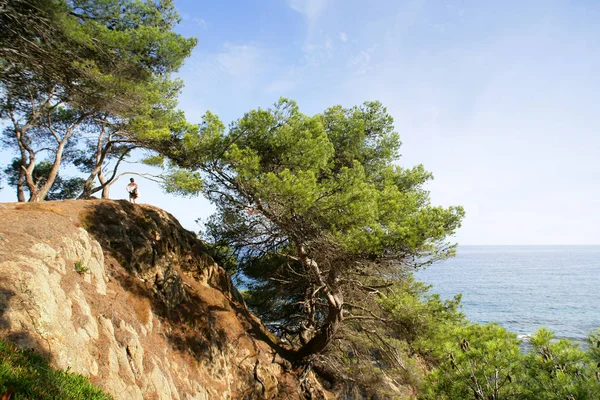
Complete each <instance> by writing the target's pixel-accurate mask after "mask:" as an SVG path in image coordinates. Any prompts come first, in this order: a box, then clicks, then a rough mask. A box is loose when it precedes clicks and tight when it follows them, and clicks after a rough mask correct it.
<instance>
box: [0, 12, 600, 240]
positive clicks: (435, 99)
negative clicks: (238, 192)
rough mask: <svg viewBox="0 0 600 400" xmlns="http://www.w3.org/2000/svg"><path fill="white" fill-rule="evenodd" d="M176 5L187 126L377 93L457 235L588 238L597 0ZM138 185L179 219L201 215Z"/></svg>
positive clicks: (597, 115) (595, 218) (599, 123)
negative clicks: (191, 42)
mask: <svg viewBox="0 0 600 400" xmlns="http://www.w3.org/2000/svg"><path fill="white" fill-rule="evenodd" d="M175 4H176V7H177V9H178V11H179V12H180V14H181V16H182V23H181V25H180V26H179V27H178V28H177V30H178V31H179V32H181V33H182V34H184V35H187V36H196V37H197V38H198V46H197V47H196V49H195V50H194V52H193V55H192V57H191V58H190V59H188V60H187V61H186V64H185V65H184V67H183V68H182V69H181V70H180V76H181V78H183V79H184V81H185V88H184V90H183V93H182V96H181V98H180V104H181V108H182V109H183V110H184V111H185V112H186V115H187V117H188V119H189V120H191V121H192V122H197V121H199V120H200V118H201V116H202V114H203V113H204V112H205V111H206V110H211V111H212V112H214V113H216V114H218V115H219V116H220V117H221V119H222V120H223V121H225V122H227V123H228V122H230V121H232V120H234V119H237V118H239V117H240V116H241V115H242V114H243V113H244V112H246V111H248V110H250V109H253V108H256V107H259V106H260V107H268V106H269V105H271V104H272V103H274V102H275V101H276V100H277V99H278V98H279V97H280V96H285V97H289V98H292V99H294V100H296V101H297V102H298V103H299V106H300V108H301V110H302V111H303V112H305V113H307V114H314V113H317V112H321V111H323V110H324V109H325V108H326V107H329V106H332V105H335V104H342V105H344V106H352V105H355V104H359V103H362V102H363V101H366V100H380V101H382V102H383V103H384V105H386V106H387V107H388V111H389V112H390V113H391V114H392V115H393V117H394V119H395V126H396V129H397V131H398V132H399V133H400V136H401V138H402V141H403V148H402V154H403V156H402V158H401V160H400V164H402V165H404V166H412V165H415V164H419V163H422V164H424V165H425V167H426V168H427V169H428V170H430V171H432V172H433V174H434V176H435V180H434V181H433V182H432V183H431V184H430V185H429V189H430V190H431V197H432V201H433V203H435V204H440V205H445V206H447V205H458V204H460V205H463V206H464V207H465V209H466V212H467V217H466V219H465V221H464V224H463V227H462V228H461V229H460V231H459V232H458V234H457V235H456V240H457V241H458V242H459V243H460V244H600V185H599V183H598V182H600V179H599V177H600V135H599V133H598V130H599V129H600V112H598V110H597V108H598V105H599V104H600V79H599V78H598V71H600V25H598V23H597V21H599V20H600V2H597V1H591V0H590V1H577V0H571V1H553V0H544V1H535V0H530V1H476V0H474V1H442V0H439V1H438V0H436V1H434V0H430V1H400V0H395V1H394V0H382V1H378V0H373V1H370V2H365V1H354V0H344V1H342V0H288V1H286V0H281V1H275V0H261V1H258V0H257V1H218V2H198V1H195V0H176V1H175ZM7 159H8V156H7V155H6V154H5V153H4V154H3V155H1V158H0V163H5V162H6V160H7ZM130 168H131V169H132V170H136V169H139V167H137V166H135V165H132V166H131V167H130ZM125 184H126V183H125V182H123V184H122V185H120V186H123V188H121V187H120V186H119V184H117V186H119V187H118V188H115V189H114V190H113V197H114V198H125V190H124V186H125ZM140 188H141V198H140V201H141V202H147V203H150V204H154V205H156V206H159V207H162V208H165V209H166V210H168V211H170V212H172V213H173V214H174V215H175V216H177V217H178V218H180V220H181V222H182V223H183V224H184V226H186V227H188V228H189V229H193V230H198V227H197V225H196V224H195V222H194V220H195V219H197V218H199V217H200V218H205V217H206V216H208V215H209V214H210V212H211V211H212V207H211V206H210V204H208V203H207V202H206V201H205V200H204V199H201V198H195V199H182V198H173V197H172V196H167V195H164V194H162V193H161V192H160V190H159V189H158V188H157V187H156V186H154V184H151V183H150V182H145V181H140ZM13 198H14V194H13V193H12V192H10V191H9V190H7V189H6V188H5V189H4V190H3V191H2V192H1V193H0V201H12V200H13Z"/></svg>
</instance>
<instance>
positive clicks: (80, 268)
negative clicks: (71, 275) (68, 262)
mask: <svg viewBox="0 0 600 400" xmlns="http://www.w3.org/2000/svg"><path fill="white" fill-rule="evenodd" d="M75 272H77V273H78V274H79V275H84V274H87V273H88V272H90V269H89V268H86V267H84V266H83V260H79V261H77V262H75Z"/></svg>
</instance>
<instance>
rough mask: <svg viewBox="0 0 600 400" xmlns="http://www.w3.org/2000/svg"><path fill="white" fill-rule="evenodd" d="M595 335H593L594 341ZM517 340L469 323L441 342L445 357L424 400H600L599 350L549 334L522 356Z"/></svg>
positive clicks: (431, 376)
mask: <svg viewBox="0 0 600 400" xmlns="http://www.w3.org/2000/svg"><path fill="white" fill-rule="evenodd" d="M596 338H597V335H595V334H592V335H590V339H589V340H590V341H592V340H595V339H596ZM519 345H520V342H519V341H518V340H517V338H516V336H515V335H514V334H512V333H509V332H507V331H506V330H505V329H503V328H501V327H499V326H497V325H494V324H489V325H478V324H467V325H463V326H458V327H456V329H454V330H453V332H452V335H451V340H450V341H447V342H441V343H440V349H441V350H443V351H444V352H446V354H447V356H446V358H445V359H444V360H443V361H442V363H441V364H440V366H439V367H438V368H435V369H434V370H433V371H432V372H431V373H430V374H429V376H428V377H427V380H426V384H425V385H424V386H423V390H422V394H421V398H423V399H457V400H458V399H469V398H471V399H475V400H477V399H490V398H493V399H498V400H500V399H525V400H529V399H530V400H564V399H596V398H600V381H599V379H598V374H599V373H600V367H599V366H598V364H597V363H596V362H594V361H593V360H595V358H594V357H595V353H597V350H596V349H594V348H592V347H589V348H588V350H587V351H584V350H581V349H580V348H579V345H578V344H577V343H574V342H571V341H569V340H566V339H560V340H554V337H553V334H552V332H551V331H549V330H547V329H540V330H539V331H538V332H537V333H536V334H535V335H533V336H532V337H531V347H530V348H529V349H528V350H527V352H526V353H523V352H522V351H521V349H520V347H519Z"/></svg>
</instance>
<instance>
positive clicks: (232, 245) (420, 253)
mask: <svg viewBox="0 0 600 400" xmlns="http://www.w3.org/2000/svg"><path fill="white" fill-rule="evenodd" d="M175 139H176V140H173V141H171V142H169V143H168V145H169V146H168V147H167V148H164V147H162V148H157V151H159V153H161V154H164V155H166V156H168V157H169V158H170V159H172V160H173V161H174V162H176V163H177V164H178V165H179V166H180V167H183V168H191V169H196V170H198V171H200V172H201V173H202V174H203V176H202V177H203V178H204V186H203V191H204V193H205V194H206V195H207V196H208V198H209V199H210V200H212V201H213V203H214V204H215V205H216V206H217V210H218V211H217V214H215V215H214V216H213V217H212V218H211V219H210V220H209V221H208V223H207V224H206V227H207V232H206V237H207V238H208V239H209V241H210V242H212V243H214V244H215V245H217V246H218V248H220V249H228V250H231V254H232V255H233V257H235V258H237V260H238V268H237V271H238V272H239V274H240V276H242V277H243V279H246V280H247V286H248V288H249V290H248V297H247V298H248V303H249V304H250V305H251V307H253V309H254V310H255V311H256V312H257V313H258V314H259V315H260V316H261V318H263V320H264V321H266V322H269V323H270V324H271V326H272V327H273V329H274V330H275V331H276V332H278V333H279V334H280V335H281V336H282V337H283V336H286V338H287V339H288V340H290V341H291V343H292V344H294V345H295V346H297V347H298V348H304V349H308V348H311V350H306V351H305V352H300V354H304V355H308V353H310V352H320V351H321V350H322V349H323V347H325V346H326V344H327V343H328V342H329V341H330V340H331V339H332V338H331V336H330V335H331V334H332V333H333V332H335V330H336V329H338V328H339V322H340V319H341V318H339V316H340V315H341V314H342V313H343V312H344V311H342V307H344V301H345V302H346V303H355V304H356V305H357V306H358V305H359V304H362V305H361V306H360V307H352V313H356V314H361V313H363V312H364V311H363V310H364V309H368V308H369V307H368V306H367V304H366V303H373V302H372V299H373V298H372V297H371V298H368V297H367V298H365V297H364V296H362V295H361V294H362V293H364V290H366V289H365V285H366V284H369V285H375V286H377V285H380V284H382V283H383V284H385V282H387V281H389V280H394V278H395V277H397V276H399V275H401V274H402V272H401V271H402V270H403V268H404V267H405V266H408V265H410V266H422V265H426V264H429V263H431V262H433V261H435V260H438V259H443V258H445V257H448V256H451V255H452V254H453V251H454V248H453V246H451V245H449V244H447V243H446V242H445V239H446V237H447V236H448V235H450V234H452V233H453V232H454V231H455V230H456V229H457V228H458V226H459V225H460V221H461V219H462V216H463V210H462V208H460V207H449V208H442V207H435V206H432V205H431V204H430V202H429V195H428V192H427V191H426V190H425V189H424V188H423V184H424V183H425V182H426V181H427V180H429V179H430V178H431V175H430V174H429V173H427V172H425V171H424V169H423V168H422V167H421V166H418V167H416V168H403V167H401V166H399V165H397V163H396V161H397V157H398V155H399V153H398V151H399V148H400V141H399V136H398V134H397V133H396V132H395V131H394V129H393V121H392V118H391V117H390V115H389V114H387V111H386V109H385V108H384V107H383V106H382V105H381V104H380V103H378V102H367V103H365V104H363V105H362V106H358V107H352V108H350V109H344V108H342V107H339V106H337V107H333V108H330V109H328V110H326V111H325V112H324V113H323V114H318V115H315V116H312V117H311V116H307V115H304V114H302V113H301V112H300V110H299V108H298V106H297V105H296V103H294V102H293V101H290V100H286V99H281V100H280V101H279V102H278V103H277V104H276V105H275V106H274V108H272V109H269V110H262V109H258V110H252V111H250V112H248V113H246V114H245V115H244V116H243V117H242V118H241V119H239V120H238V121H236V122H235V123H233V124H232V125H231V126H230V129H229V130H228V131H227V130H226V129H225V126H224V125H223V124H222V123H221V122H220V121H219V120H218V118H216V117H215V116H214V115H213V114H210V113H208V114H207V115H206V116H205V117H204V120H203V123H202V124H201V125H200V126H199V127H198V130H197V131H194V130H184V131H182V132H181V133H180V134H178V135H177V137H176V138H175ZM179 179H181V176H179ZM175 185H177V182H175ZM183 186H184V187H185V181H184V185H183ZM342 299H344V300H342ZM375 305H376V304H375ZM348 307H349V306H348ZM346 312H347V311H346ZM352 313H351V314H352ZM336 314H337V315H338V317H335V315H336ZM327 325H329V327H326V326H327ZM332 325H334V326H332ZM319 335H321V336H319ZM323 335H325V336H327V335H329V336H330V337H329V338H328V339H326V340H323ZM311 341H312V342H311ZM309 342H311V343H310V344H309ZM311 346H313V347H311Z"/></svg>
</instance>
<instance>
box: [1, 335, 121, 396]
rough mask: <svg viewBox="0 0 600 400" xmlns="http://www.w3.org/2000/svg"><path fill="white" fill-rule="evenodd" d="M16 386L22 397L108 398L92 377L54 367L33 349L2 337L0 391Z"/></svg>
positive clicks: (15, 388) (16, 390)
mask: <svg viewBox="0 0 600 400" xmlns="http://www.w3.org/2000/svg"><path fill="white" fill-rule="evenodd" d="M11 389H14V394H13V396H12V397H11V398H12V399H14V400H21V399H65V400H92V399H94V400H104V399H106V400H108V399H110V398H111V397H110V396H108V395H106V394H104V393H102V391H101V390H100V389H99V388H97V387H95V386H93V385H92V384H91V383H90V382H89V380H88V378H85V377H83V376H81V375H78V374H74V373H69V372H64V371H59V370H56V369H54V368H52V367H51V366H50V365H49V364H48V362H47V361H46V360H44V359H43V358H42V357H41V356H39V355H38V354H35V353H34V352H32V351H31V350H21V349H18V348H16V347H15V346H14V345H12V344H10V343H8V342H5V341H4V340H1V339H0V395H2V394H4V393H7V392H8V391H9V390H11Z"/></svg>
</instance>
